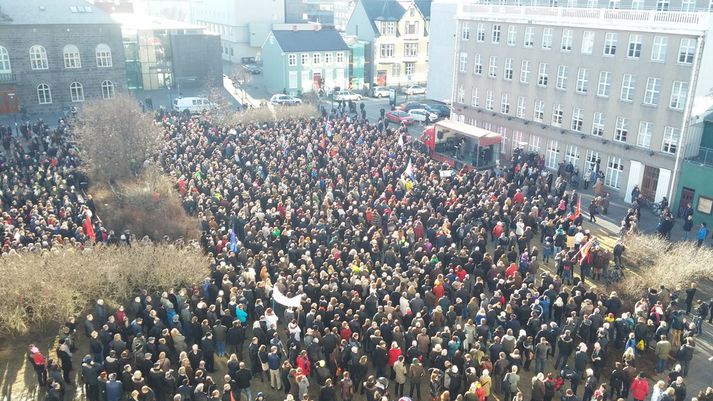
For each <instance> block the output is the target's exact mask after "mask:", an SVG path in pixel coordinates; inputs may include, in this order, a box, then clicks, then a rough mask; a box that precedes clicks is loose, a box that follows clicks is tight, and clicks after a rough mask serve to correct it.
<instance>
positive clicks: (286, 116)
mask: <svg viewBox="0 0 713 401" xmlns="http://www.w3.org/2000/svg"><path fill="white" fill-rule="evenodd" d="M275 116H277V119H278V120H290V119H297V120H300V119H309V118H316V117H318V116H319V110H318V109H317V107H316V106H315V105H314V104H310V103H302V104H298V105H294V106H275Z"/></svg>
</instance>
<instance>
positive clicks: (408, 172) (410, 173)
mask: <svg viewBox="0 0 713 401" xmlns="http://www.w3.org/2000/svg"><path fill="white" fill-rule="evenodd" d="M404 175H406V176H407V177H409V178H410V179H411V180H412V181H413V165H412V164H411V159H408V165H407V166H406V171H404Z"/></svg>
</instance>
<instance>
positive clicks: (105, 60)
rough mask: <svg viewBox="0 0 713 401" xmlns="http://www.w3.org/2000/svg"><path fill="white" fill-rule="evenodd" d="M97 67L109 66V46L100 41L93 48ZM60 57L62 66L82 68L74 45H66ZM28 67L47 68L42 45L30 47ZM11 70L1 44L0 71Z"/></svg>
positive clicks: (7, 56) (7, 53)
mask: <svg viewBox="0 0 713 401" xmlns="http://www.w3.org/2000/svg"><path fill="white" fill-rule="evenodd" d="M94 55H95V58H96V63H97V67H100V68H103V67H111V66H112V59H111V48H109V46H107V45H105V44H103V43H101V44H99V45H97V47H96V48H95V49H94ZM62 59H63V60H64V68H82V57H81V56H80V54H79V48H78V47H77V46H75V45H66V46H65V47H64V49H62ZM30 68H32V69H33V70H47V69H49V62H48V60H47V50H46V49H45V48H44V46H40V45H34V46H32V47H30ZM10 72H12V66H11V65H10V53H9V52H8V51H7V49H6V48H5V47H3V46H0V73H4V74H7V73H10Z"/></svg>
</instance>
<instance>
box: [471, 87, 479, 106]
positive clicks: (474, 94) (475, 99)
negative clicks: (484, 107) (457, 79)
mask: <svg viewBox="0 0 713 401" xmlns="http://www.w3.org/2000/svg"><path fill="white" fill-rule="evenodd" d="M470 105H471V106H473V107H479V106H480V96H479V95H478V88H475V87H474V88H472V89H471V91H470Z"/></svg>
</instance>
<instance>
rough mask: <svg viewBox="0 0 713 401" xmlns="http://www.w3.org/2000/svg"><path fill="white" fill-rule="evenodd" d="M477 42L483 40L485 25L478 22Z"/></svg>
mask: <svg viewBox="0 0 713 401" xmlns="http://www.w3.org/2000/svg"><path fill="white" fill-rule="evenodd" d="M477 35H478V37H477V40H478V42H485V25H483V24H478V34H477Z"/></svg>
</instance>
